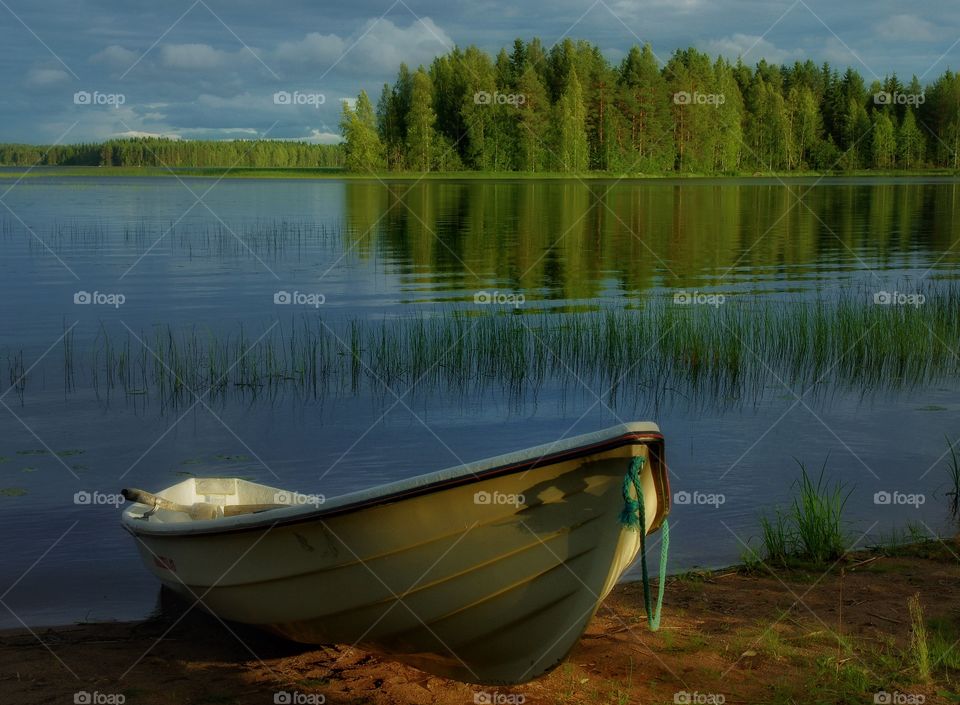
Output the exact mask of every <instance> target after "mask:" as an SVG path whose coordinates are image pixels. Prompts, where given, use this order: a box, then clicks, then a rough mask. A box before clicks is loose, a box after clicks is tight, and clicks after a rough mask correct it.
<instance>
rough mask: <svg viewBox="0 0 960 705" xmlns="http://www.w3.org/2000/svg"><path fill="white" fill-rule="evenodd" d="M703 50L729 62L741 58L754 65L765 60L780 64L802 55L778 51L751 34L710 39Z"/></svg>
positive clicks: (794, 51)
mask: <svg viewBox="0 0 960 705" xmlns="http://www.w3.org/2000/svg"><path fill="white" fill-rule="evenodd" d="M704 50H705V51H706V52H707V53H708V54H720V55H721V56H725V57H727V58H729V59H731V60H736V59H738V58H742V59H743V61H744V63H747V64H755V63H757V62H758V61H760V59H766V60H767V62H768V63H772V64H782V63H784V62H786V61H789V60H792V59H797V58H800V57H801V55H802V52H801V51H799V50H793V51H788V50H786V49H780V48H778V47H777V46H775V45H774V44H772V43H771V42H768V41H767V40H766V39H764V38H763V37H761V36H758V35H752V34H731V35H730V36H727V37H721V38H720V39H711V40H710V41H708V42H706V43H705V44H704Z"/></svg>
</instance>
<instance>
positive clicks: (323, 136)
mask: <svg viewBox="0 0 960 705" xmlns="http://www.w3.org/2000/svg"><path fill="white" fill-rule="evenodd" d="M304 141H306V142H313V143H315V144H338V143H340V142H343V137H341V136H340V134H339V133H338V132H324V131H322V130H316V129H315V130H310V134H309V135H307V136H306V137H305V138H304Z"/></svg>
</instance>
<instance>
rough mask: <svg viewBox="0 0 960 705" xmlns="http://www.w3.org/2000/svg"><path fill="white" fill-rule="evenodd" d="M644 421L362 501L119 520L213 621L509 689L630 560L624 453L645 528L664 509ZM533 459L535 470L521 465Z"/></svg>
mask: <svg viewBox="0 0 960 705" xmlns="http://www.w3.org/2000/svg"><path fill="white" fill-rule="evenodd" d="M640 426H641V425H639V424H631V425H628V426H624V427H617V429H611V431H617V432H619V436H620V437H627V436H629V437H630V438H629V439H627V440H625V441H624V442H622V443H619V444H618V443H607V444H606V446H609V447H606V446H604V447H603V448H602V449H600V450H598V452H573V453H571V452H566V456H567V459H564V454H563V453H561V454H560V455H559V456H558V457H556V458H555V459H554V460H552V461H551V458H553V457H554V456H557V454H556V453H552V454H551V453H543V452H541V451H542V450H544V449H534V451H536V453H529V452H528V455H527V459H526V461H525V462H526V466H523V464H522V462H521V467H520V468H519V469H516V468H513V466H511V463H514V465H516V463H515V462H514V461H516V460H517V457H516V456H518V455H522V454H513V455H512V456H502V457H501V458H498V459H492V461H487V462H485V463H478V464H473V465H471V466H467V467H468V468H471V471H472V474H470V475H464V474H463V473H459V474H456V473H453V474H452V473H451V472H450V471H446V472H442V473H435V474H434V475H428V476H424V477H423V478H417V481H414V482H411V483H396V484H395V485H392V486H387V487H386V488H381V489H385V490H386V491H385V492H382V493H380V494H376V493H374V494H372V495H371V494H370V493H367V494H366V495H365V496H360V495H358V497H359V499H360V501H359V502H357V501H353V502H350V501H348V502H343V501H330V502H326V503H324V504H323V505H320V506H319V508H315V507H307V508H306V509H305V508H304V507H297V508H291V509H281V510H275V511H270V512H264V513H262V514H258V515H254V516H253V517H249V516H248V517H234V518H229V519H219V520H213V521H193V522H185V521H183V520H181V519H174V518H173V517H172V516H166V517H164V516H160V515H162V514H164V512H162V511H160V512H156V513H155V514H153V515H151V516H150V517H148V518H147V519H139V518H138V516H142V515H143V514H144V513H145V511H146V509H147V508H146V507H144V506H143V505H134V507H132V508H130V509H128V510H127V511H126V512H125V513H124V522H125V526H126V527H127V528H128V529H129V530H130V531H131V532H132V533H134V534H135V535H136V536H137V538H138V539H139V541H138V545H139V546H140V551H141V554H142V556H143V559H144V561H145V563H146V564H147V565H148V566H149V567H150V568H151V570H152V571H153V572H154V574H155V575H156V576H157V577H158V578H159V579H160V580H161V581H162V582H163V583H164V584H165V585H167V586H168V587H169V588H171V589H173V590H175V591H177V592H178V593H180V594H182V595H183V596H184V597H185V598H186V599H188V600H190V601H191V602H192V601H197V600H200V602H201V604H202V605H203V606H204V607H205V608H206V609H207V610H209V611H210V612H212V613H214V614H216V615H218V616H219V617H221V618H223V619H228V620H234V621H237V622H243V623H247V624H253V625H257V626H260V627H262V628H265V629H269V630H270V631H273V632H276V633H279V634H281V635H283V636H286V637H288V638H290V639H293V640H295V641H300V642H307V643H340V644H351V645H357V646H360V647H362V648H366V649H369V650H372V651H376V652H380V653H384V654H388V655H389V656H390V657H392V658H396V659H397V660H401V661H404V662H406V663H409V664H411V665H413V666H416V667H418V668H421V669H423V670H425V671H428V672H431V673H435V674H439V675H443V676H447V677H450V678H456V679H458V680H463V681H467V682H482V683H519V682H524V681H527V680H530V679H532V678H535V677H536V676H538V675H541V674H542V673H545V672H546V671H549V670H550V669H552V668H553V667H555V666H556V665H558V664H559V663H560V662H561V661H562V660H563V659H564V657H565V656H566V654H567V653H568V652H569V651H570V649H571V648H572V647H573V645H574V644H575V643H576V641H577V639H578V638H579V637H580V635H581V634H582V633H583V631H584V629H585V628H586V625H587V623H588V622H589V620H590V618H591V617H592V615H593V613H594V612H595V610H596V609H597V607H598V605H599V603H600V601H601V600H602V599H603V597H604V596H605V595H606V594H607V593H608V592H609V591H610V589H611V588H612V587H613V585H614V584H615V583H616V581H617V580H618V578H619V577H620V576H621V574H622V573H623V572H624V571H625V570H626V569H627V567H629V565H630V564H631V563H632V562H633V560H634V559H635V557H636V555H637V552H638V549H639V533H638V532H637V531H636V530H631V529H629V528H627V527H624V526H623V525H622V524H621V523H620V517H619V515H620V512H621V510H622V509H623V506H624V500H623V496H622V487H623V480H624V476H625V474H626V473H627V469H628V466H629V463H630V459H631V458H633V457H635V456H637V455H642V456H644V457H645V458H646V462H645V464H644V470H643V472H642V475H641V477H642V484H643V488H644V498H645V505H646V527H645V528H646V529H647V530H648V531H649V530H652V529H653V528H655V527H656V526H658V525H659V523H660V522H661V521H662V519H663V517H664V515H665V513H666V510H667V505H668V500H667V497H668V491H669V490H668V488H667V482H666V474H665V466H664V463H663V456H662V441H661V439H660V437H659V433H658V432H657V431H655V430H652V429H651V428H650V427H651V426H652V425H650V424H644V425H642V428H640ZM653 429H655V427H653ZM595 435H596V434H591V437H593V436H595ZM576 440H578V439H572V441H576ZM572 441H571V442H572ZM565 445H567V444H565ZM588 446H589V444H582V445H581V446H579V448H583V447H587V451H589V447H588ZM558 447H560V446H559V444H558ZM577 448H578V447H577V446H574V450H577ZM568 451H569V449H568ZM538 454H539V455H546V456H547V457H546V458H544V461H543V464H540V465H537V464H536V463H531V462H530V461H531V460H535V459H536V458H537V457H538ZM502 460H507V461H508V462H507V463H502V462H500V461H502ZM475 467H478V468H479V471H478V470H476V469H473V468H475ZM505 467H506V468H507V470H506V471H504V470H503V468H505ZM511 468H512V469H511ZM473 474H475V475H476V476H478V477H479V479H476V478H475V477H473ZM205 482H206V483H207V484H204V483H205ZM230 483H234V485H235V486H234V487H233V488H231V485H230ZM437 484H439V485H440V486H439V487H434V485H437ZM397 488H400V489H401V492H400V493H399V494H400V495H401V496H400V497H395V495H397V492H396V491H395V490H397ZM211 489H213V490H218V491H219V490H230V489H233V494H228V493H227V491H224V493H223V494H222V495H221V494H219V492H210V491H209V490H211ZM191 492H192V493H193V495H194V496H193V497H190V496H187V495H189V494H190V493H191ZM274 492H276V490H274V489H273V488H267V487H263V486H261V485H253V484H252V483H246V482H244V481H242V480H228V481H224V480H214V481H203V480H190V481H187V482H186V483H181V484H180V485H177V486H175V487H174V488H170V489H169V490H166V491H165V492H162V493H160V494H161V495H162V496H164V497H166V498H168V499H171V500H174V501H180V502H190V501H213V502H215V503H216V502H221V503H226V504H231V503H235V502H239V503H252V502H256V501H269V497H267V494H268V493H274ZM361 494H363V493H361ZM349 497H351V496H349V495H348V496H347V498H349ZM488 498H489V500H490V501H488V502H484V500H485V499H488ZM338 499H339V500H342V499H343V498H338ZM358 504H359V506H357V505H358ZM169 514H174V513H169ZM164 519H166V520H167V521H163V520H164ZM240 519H242V520H243V521H238V520H240ZM226 524H229V526H227V525H226ZM151 525H152V526H151ZM201 525H204V526H201ZM171 527H172V528H173V529H174V530H171Z"/></svg>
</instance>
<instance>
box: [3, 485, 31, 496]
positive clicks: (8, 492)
mask: <svg viewBox="0 0 960 705" xmlns="http://www.w3.org/2000/svg"><path fill="white" fill-rule="evenodd" d="M26 493H27V491H26V490H25V489H23V488H22V487H0V497H23V495H25V494H26Z"/></svg>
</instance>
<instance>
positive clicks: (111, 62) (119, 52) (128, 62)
mask: <svg viewBox="0 0 960 705" xmlns="http://www.w3.org/2000/svg"><path fill="white" fill-rule="evenodd" d="M139 56H140V55H139V54H138V53H137V52H135V51H130V50H129V49H124V48H123V47H122V46H117V45H116V44H111V45H110V46H108V47H107V48H106V49H103V50H101V51H98V52H97V53H96V54H94V55H93V56H91V57H90V61H91V63H94V64H106V65H107V66H112V67H114V68H123V69H126V68H128V67H130V66H132V65H133V64H134V62H136V60H137V59H138V58H139Z"/></svg>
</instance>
